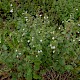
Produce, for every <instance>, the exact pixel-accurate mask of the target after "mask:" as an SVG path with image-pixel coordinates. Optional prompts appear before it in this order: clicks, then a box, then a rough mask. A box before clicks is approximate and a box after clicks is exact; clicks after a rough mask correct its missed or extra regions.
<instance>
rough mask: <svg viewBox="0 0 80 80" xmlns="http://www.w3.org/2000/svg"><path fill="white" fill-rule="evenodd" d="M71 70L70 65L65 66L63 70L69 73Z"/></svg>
mask: <svg viewBox="0 0 80 80" xmlns="http://www.w3.org/2000/svg"><path fill="white" fill-rule="evenodd" d="M72 69H73V66H72V65H66V66H65V70H67V71H70V70H72Z"/></svg>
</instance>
